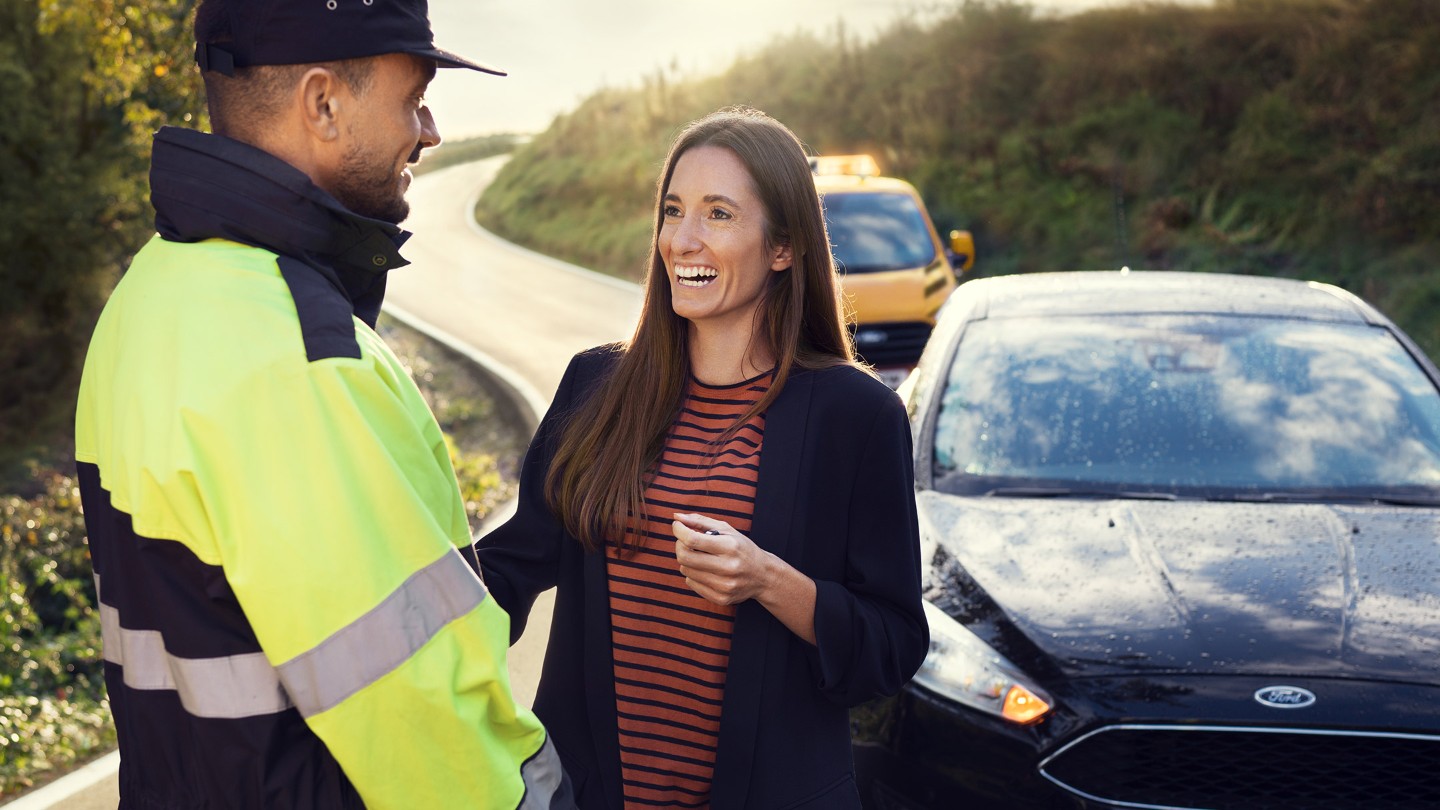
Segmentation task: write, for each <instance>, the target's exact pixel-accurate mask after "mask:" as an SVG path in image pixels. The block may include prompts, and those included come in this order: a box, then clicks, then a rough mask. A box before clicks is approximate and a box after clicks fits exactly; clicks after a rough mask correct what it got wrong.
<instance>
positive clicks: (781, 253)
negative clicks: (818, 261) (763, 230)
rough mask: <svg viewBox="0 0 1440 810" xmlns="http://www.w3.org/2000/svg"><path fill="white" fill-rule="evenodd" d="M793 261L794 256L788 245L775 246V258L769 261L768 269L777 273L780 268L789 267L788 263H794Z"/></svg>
mask: <svg viewBox="0 0 1440 810" xmlns="http://www.w3.org/2000/svg"><path fill="white" fill-rule="evenodd" d="M794 262H795V258H794V256H793V254H792V253H791V252H790V246H789V245H781V246H780V247H778V248H775V259H774V261H772V262H770V269H771V270H774V271H775V272H777V273H778V272H780V271H781V270H788V269H790V265H791V264H794Z"/></svg>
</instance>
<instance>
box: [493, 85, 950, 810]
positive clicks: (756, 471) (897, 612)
mask: <svg viewBox="0 0 1440 810" xmlns="http://www.w3.org/2000/svg"><path fill="white" fill-rule="evenodd" d="M657 197H658V199H657V206H656V207H657V212H656V224H655V236H654V243H653V251H652V255H651V259H650V266H649V271H648V277H647V280H646V283H645V287H646V293H645V304H644V307H643V310H642V314H641V317H640V323H639V325H638V327H637V328H636V331H635V336H634V338H633V339H632V340H631V341H630V343H629V344H628V345H627V346H606V347H601V348H598V349H593V350H591V351H588V352H584V353H582V354H580V355H577V356H576V357H575V359H574V360H573V361H572V362H571V364H570V367H569V369H568V370H567V371H566V372H565V377H564V379H563V380H562V381H561V383H560V388H559V391H558V392H557V393H556V396H555V401H554V404H553V405H552V406H551V408H550V412H549V413H548V414H547V415H546V417H545V419H544V421H543V422H542V423H541V425H540V428H539V430H538V431H537V433H536V436H535V440H534V442H533V444H532V445H531V447H530V451H529V453H528V454H527V455H526V458H525V464H524V469H523V470H522V473H521V479H520V506H519V510H518V512H517V514H516V515H515V516H514V517H513V518H512V519H511V520H510V521H508V522H507V523H506V524H505V525H503V526H501V527H500V528H499V529H497V530H496V531H495V532H494V533H492V534H490V535H489V536H487V537H485V538H484V539H483V540H482V541H481V542H480V543H479V546H478V553H479V559H480V565H481V568H482V571H483V576H484V579H485V582H486V584H487V585H488V586H489V588H490V592H491V593H492V594H493V595H494V597H495V599H496V600H497V601H498V602H499V604H500V605H501V606H503V607H504V608H505V609H506V611H508V612H509V614H510V616H511V618H512V626H511V641H512V643H513V642H514V640H515V639H518V638H519V637H520V634H521V632H522V631H523V630H524V627H525V620H526V618H527V617H528V614H529V611H530V607H531V605H532V604H533V602H534V599H535V597H536V596H537V595H538V594H539V593H540V592H541V591H543V590H545V589H547V588H550V587H552V586H557V587H558V590H557V592H556V603H555V614H554V619H553V622H552V625H551V632H550V640H549V646H548V648H547V652H546V657H545V664H544V668H543V671H542V674H541V679H540V686H539V692H538V695H537V697H536V699H535V711H536V713H537V714H538V715H539V716H540V718H541V720H543V721H544V723H545V725H546V727H547V728H548V729H549V731H550V734H551V737H552V739H553V740H554V742H555V745H556V747H557V749H558V750H559V752H560V756H561V759H562V761H563V762H564V763H565V766H566V770H567V771H568V772H569V774H570V777H571V779H572V780H573V781H574V784H575V790H576V793H577V795H578V797H579V805H580V807H582V808H587V810H588V808H620V807H622V806H636V807H640V806H644V807H654V806H677V807H706V806H711V807H715V808H717V809H718V808H741V807H746V808H782V807H783V808H798V807H814V808H822V807H823V808H845V807H859V797H858V795H857V792H856V789H855V784H854V775H853V766H852V763H851V755H850V748H849V745H850V737H849V721H848V709H849V707H851V706H854V705H856V704H858V703H861V702H863V701H865V700H869V699H870V698H873V697H876V696H880V695H887V694H893V693H894V692H896V691H897V690H898V689H899V688H900V686H901V685H902V684H903V683H905V681H906V680H908V679H909V678H910V676H911V675H912V674H914V672H915V670H916V669H917V668H918V667H919V665H920V662H921V661H922V659H923V658H924V656H925V652H926V649H927V646H928V636H927V630H926V625H925V620H924V617H923V614H922V612H921V606H920V574H919V541H918V533H917V529H916V518H915V503H914V486H913V479H912V473H911V467H910V464H911V461H910V433H909V425H908V423H907V421H906V417H905V413H904V409H903V408H902V406H901V404H900V401H899V399H898V398H897V397H896V396H895V394H894V393H893V392H891V391H890V390H889V389H887V388H886V387H885V386H884V385H882V384H881V383H880V382H878V381H877V380H876V379H875V378H874V377H873V376H872V375H870V374H868V373H867V372H866V371H864V370H862V369H861V368H860V367H859V366H857V364H856V362H855V359H854V350H853V348H852V346H851V343H850V340H849V337H848V335H847V334H846V330H845V325H844V323H843V318H842V314H841V305H840V299H839V293H838V288H837V285H836V276H835V270H834V266H833V263H832V260H831V256H830V250H829V245H828V243H827V241H826V235H825V224H824V219H823V217H822V215H821V211H820V204H819V199H818V198H817V196H816V194H815V186H814V181H813V179H812V178H811V174H810V169H809V164H808V161H807V159H806V157H805V153H804V151H803V149H802V147H801V145H800V142H799V141H798V140H797V139H796V138H795V136H794V135H793V134H792V133H791V132H790V131H789V130H788V129H786V128H785V127H784V126H783V125H782V124H780V123H779V122H777V121H775V120H774V119H772V118H770V117H768V116H766V115H764V114H763V113H760V112H758V111H755V110H749V109H743V108H737V109H726V110H721V111H719V112H716V113H714V114H711V115H709V116H707V117H705V118H702V119H700V120H699V121H696V122H694V123H692V124H691V125H689V126H688V127H687V128H686V129H685V130H684V131H683V132H681V134H680V135H679V137H678V138H677V140H676V142H675V144H674V145H673V147H672V148H671V150H670V155H669V157H668V158H667V159H666V162H665V168H664V172H663V174H662V176H661V179H660V182H659V189H658V195H657ZM632 516H638V519H637V518H632Z"/></svg>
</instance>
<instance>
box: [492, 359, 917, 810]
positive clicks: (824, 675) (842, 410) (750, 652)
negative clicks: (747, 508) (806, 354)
mask: <svg viewBox="0 0 1440 810" xmlns="http://www.w3.org/2000/svg"><path fill="white" fill-rule="evenodd" d="M618 352H619V350H618V349H616V348H615V347H601V348H599V349H592V350H591V351H588V352H583V353H581V354H578V355H576V356H575V358H574V359H573V360H572V361H571V362H570V367H569V368H568V369H567V370H566V371H565V377H564V379H562V380H561V382H560V389H559V391H558V392H557V393H556V395H555V401H554V403H553V404H552V405H551V407H550V411H549V413H548V414H546V416H545V419H544V420H543V421H542V422H541V424H540V428H539V430H538V431H537V432H536V435H535V439H534V441H533V442H532V443H531V445H530V450H529V452H528V453H527V454H526V456H525V463H524V467H523V469H522V471H521V476H520V495H519V499H520V503H519V508H518V511H517V513H516V514H515V516H514V517H513V518H511V519H510V520H509V521H507V522H506V523H505V524H504V525H502V526H500V527H499V528H498V529H496V530H495V531H494V532H492V533H490V534H489V535H487V536H486V537H484V538H483V539H481V540H480V542H479V544H478V546H477V551H478V556H479V560H480V566H481V569H482V576H483V577H484V579H485V583H486V585H487V586H488V587H489V589H490V593H491V595H493V596H494V598H495V599H496V600H497V601H498V602H499V604H500V605H501V607H503V608H505V610H506V611H507V612H508V613H509V614H510V617H511V627H510V639H511V643H514V641H515V640H516V639H518V638H519V637H520V634H521V632H522V631H523V630H524V629H525V621H526V619H527V618H528V616H529V613H530V608H531V606H532V604H533V603H534V601H535V597H536V596H538V595H539V594H540V592H542V591H544V590H546V589H548V588H550V587H552V586H555V587H558V590H557V591H556V596H555V615H554V620H553V623H552V625H551V628H550V641H549V646H548V647H547V649H546V653H545V664H544V668H543V670H542V672H541V676H540V688H539V692H538V694H537V696H536V698H535V712H536V713H537V714H538V715H539V716H540V719H541V720H542V721H543V722H544V723H545V727H546V728H547V729H549V731H550V734H551V738H552V739H553V740H554V742H555V746H556V748H557V749H558V750H559V752H560V758H561V760H562V761H563V762H564V764H565V768H566V770H567V771H568V772H569V774H570V778H571V780H572V781H573V782H574V786H575V792H576V795H577V797H578V801H579V806H580V807H581V808H584V809H585V810H591V809H592V808H603V809H604V810H620V808H621V806H622V799H621V797H622V791H621V784H620V779H621V776H620V755H619V750H618V744H619V743H618V731H617V728H616V720H615V685H614V660H613V658H612V657H611V647H610V615H609V591H608V585H607V579H606V571H605V560H604V557H603V555H601V554H598V553H586V552H585V551H584V550H583V548H582V547H581V545H580V543H579V541H577V540H575V539H573V538H572V537H570V536H568V535H567V533H566V532H565V531H564V529H563V528H561V525H560V523H559V521H557V520H556V518H555V517H554V515H553V514H552V513H551V511H550V509H549V508H548V507H547V506H546V505H545V500H544V491H543V490H544V479H545V472H546V469H547V467H548V465H549V463H550V460H551V458H552V456H553V446H552V443H553V441H554V440H555V439H556V431H557V428H558V425H559V421H560V419H561V418H562V417H563V416H564V415H566V414H568V413H570V412H571V411H572V410H573V409H575V408H577V407H582V406H583V404H584V402H585V401H586V399H587V398H588V395H589V393H590V391H591V390H593V387H594V384H595V383H596V382H597V381H598V380H599V379H600V378H601V377H602V376H603V375H604V373H605V372H606V370H607V369H609V368H610V367H612V366H613V364H614V362H615V360H616V359H617V358H618V357H619V354H618ZM910 447H911V445H910V427H909V422H908V420H907V419H906V416H905V411H904V408H903V406H902V405H901V403H900V400H899V398H898V397H897V396H896V395H895V393H894V392H893V391H891V390H890V389H888V388H886V387H885V386H884V385H883V384H882V383H880V382H878V381H876V380H875V379H874V378H873V377H870V376H869V375H866V374H864V373H863V372H861V371H859V370H857V369H854V368H850V367H838V368H831V369H826V370H823V371H800V372H796V373H794V374H792V375H791V376H790V379H789V380H788V381H786V383H785V387H784V389H783V390H782V391H781V393H780V395H779V396H778V397H777V398H776V400H775V402H774V403H772V405H771V406H770V408H769V410H768V412H767V413H766V418H765V440H764V444H763V445H762V447H761V451H760V452H761V455H760V477H759V482H758V489H757V493H756V499H755V515H754V521H753V523H752V526H751V531H750V535H749V536H750V538H751V539H752V540H754V541H755V543H756V544H758V545H759V546H760V547H761V548H764V549H767V550H769V551H771V552H773V553H774V554H776V555H778V556H780V557H781V558H782V559H784V560H785V561H787V562H789V563H790V564H791V565H793V566H795V567H796V568H797V569H799V570H800V571H802V572H804V573H805V574H807V575H808V576H810V577H811V578H812V579H814V580H815V583H816V586H817V593H816V603H815V635H816V638H817V642H818V643H817V645H816V646H811V645H809V644H807V643H806V642H805V641H803V640H801V639H800V638H799V637H797V636H795V635H794V634H792V633H791V632H790V631H789V630H788V629H786V627H785V626H784V625H783V624H781V623H780V622H779V621H778V620H776V619H775V618H773V617H772V616H771V615H770V613H769V612H768V611H766V610H765V609H764V608H763V607H761V606H760V605H759V604H758V603H756V602H754V601H753V600H752V601H749V602H745V603H742V604H740V605H738V606H737V608H736V613H735V629H734V635H733V637H732V644H731V650H730V666H729V670H728V672H727V675H726V682H725V697H724V703H723V705H722V708H721V719H720V735H719V743H718V749H717V751H716V756H715V775H714V782H713V787H712V792H711V806H712V807H713V808H714V809H715V810H731V809H732V808H733V809H735V810H738V808H754V809H755V810H767V809H769V808H776V809H778V808H826V809H827V810H829V809H830V808H858V807H859V806H860V799H859V795H858V793H857V791H856V788H855V780H854V765H853V762H852V758H851V754H850V725H849V708H850V707H852V706H855V705H857V704H859V703H862V702H864V701H866V700H869V699H871V698H874V697H878V696H881V695H890V694H894V693H895V692H897V691H898V690H899V689H900V687H901V686H902V685H903V684H904V683H905V682H906V681H907V680H909V679H910V676H911V675H913V674H914V673H915V671H916V670H917V669H918V668H919V667H920V663H921V661H923V660H924V657H925V653H926V651H927V649H928V646H929V635H928V631H927V629H926V624H925V617H924V614H923V613H922V611H921V607H920V548H919V534H918V530H917V526H916V517H915V485H914V474H913V469H912V466H911V465H912V461H911V451H910Z"/></svg>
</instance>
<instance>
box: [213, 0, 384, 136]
mask: <svg viewBox="0 0 1440 810" xmlns="http://www.w3.org/2000/svg"><path fill="white" fill-rule="evenodd" d="M241 2H244V0H202V2H201V3H200V7H199V8H198V9H196V11H195V41H196V42H201V43H222V42H230V41H232V39H233V36H232V33H231V28H230V9H231V4H232V3H241ZM315 67H321V68H325V69H326V70H329V71H330V72H331V73H334V74H335V76H336V77H337V78H338V79H340V81H341V82H343V83H344V84H345V86H346V87H348V88H349V89H350V91H351V92H352V93H355V94H356V95H362V94H364V93H365V92H366V91H367V90H369V88H370V80H371V77H372V76H373V74H374V67H375V61H374V57H362V58H359V59H342V60H339V61H334V62H314V63H309V64H298V65H255V66H252V67H237V68H235V71H234V75H233V76H226V75H223V74H222V73H220V72H219V71H214V70H207V71H204V72H202V73H201V74H200V76H201V78H202V79H204V81H205V103H206V106H207V108H208V109H209V111H210V128H211V129H212V130H214V132H215V133H216V134H218V135H226V136H229V137H235V138H240V139H242V140H250V139H251V136H253V135H255V133H257V132H258V131H260V130H261V129H263V128H264V127H265V126H266V125H268V124H269V123H270V122H271V121H273V120H274V119H275V118H276V117H277V116H278V115H279V114H280V113H281V112H283V111H284V109H285V105H286V104H288V103H289V94H290V93H291V92H292V91H293V90H294V89H295V83H296V82H298V81H299V80H300V77H301V76H303V75H305V71H307V70H309V69H311V68H315Z"/></svg>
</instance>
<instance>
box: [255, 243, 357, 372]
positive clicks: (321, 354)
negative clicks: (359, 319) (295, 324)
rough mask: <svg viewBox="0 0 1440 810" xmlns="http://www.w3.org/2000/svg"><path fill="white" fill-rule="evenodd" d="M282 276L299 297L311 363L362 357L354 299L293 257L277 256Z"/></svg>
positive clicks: (298, 308) (298, 309)
mask: <svg viewBox="0 0 1440 810" xmlns="http://www.w3.org/2000/svg"><path fill="white" fill-rule="evenodd" d="M275 263H276V264H278V265H280V275H281V276H282V277H283V278H284V279H285V284H286V285H288V286H289V287H290V297H291V298H293V299H295V311H296V313H298V314H299V316H300V333H301V335H302V336H303V337H304V339H305V356H306V357H307V358H309V360H310V362H312V363H313V362H315V361H317V360H324V359H326V358H330V357H353V358H355V359H356V360H358V359H360V343H359V342H358V341H356V340H355V322H354V321H353V320H352V319H351V307H350V301H349V300H348V299H347V298H346V297H345V296H344V295H343V294H341V292H340V291H339V290H337V289H336V288H335V286H334V285H333V284H331V283H330V282H329V281H328V280H327V279H326V278H325V276H324V275H322V274H321V273H319V272H317V271H316V269H315V268H314V267H311V266H310V265H308V264H306V263H304V262H302V261H300V260H299V259H292V258H290V257H289V256H280V257H278V258H276V260H275Z"/></svg>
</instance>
